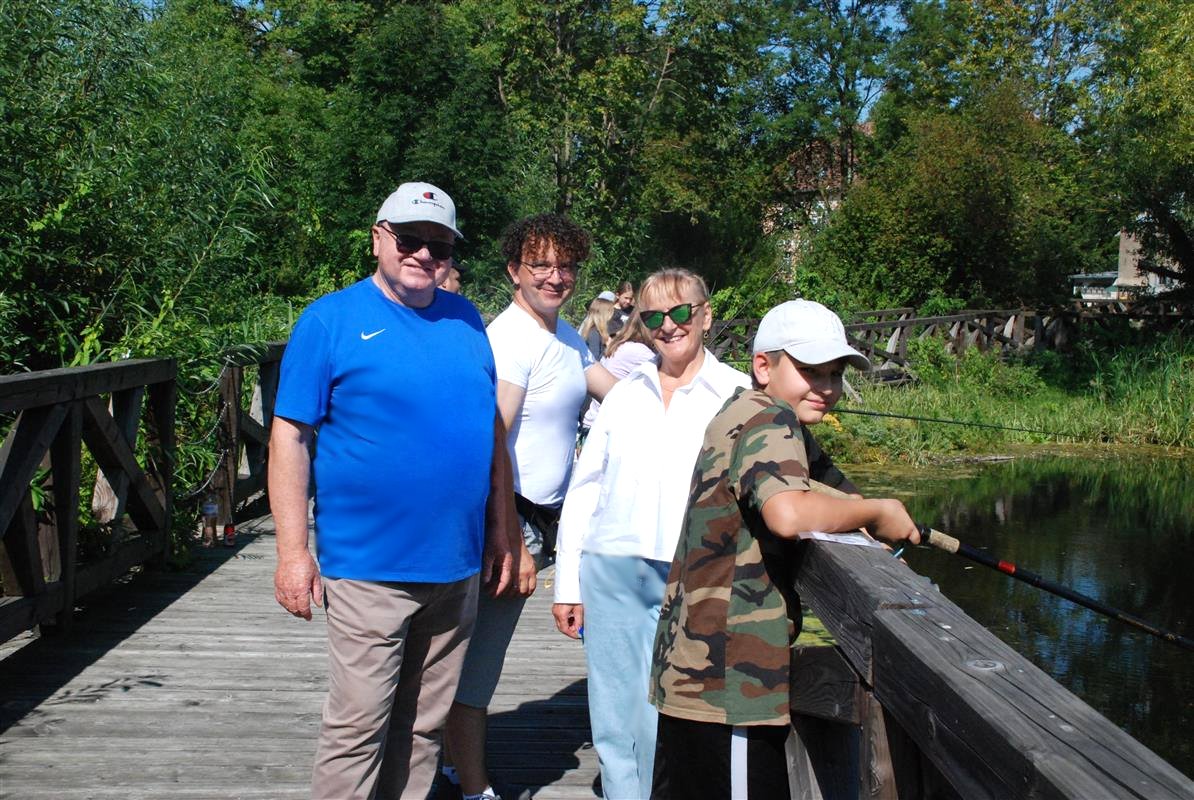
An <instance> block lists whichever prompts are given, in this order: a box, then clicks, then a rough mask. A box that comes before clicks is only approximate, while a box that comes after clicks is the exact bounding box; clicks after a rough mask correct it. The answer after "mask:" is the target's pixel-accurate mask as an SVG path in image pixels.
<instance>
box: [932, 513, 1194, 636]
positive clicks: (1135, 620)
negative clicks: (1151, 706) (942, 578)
mask: <svg viewBox="0 0 1194 800" xmlns="http://www.w3.org/2000/svg"><path fill="white" fill-rule="evenodd" d="M916 528H917V530H919V531H920V543H921V544H922V545H928V546H929V547H935V548H937V549H938V550H944V551H945V552H947V553H953V554H954V555H959V556H962V557H963V558H968V559H970V560H971V561H974V562H975V563H978V564H982V565H983V566H984V567H990V568H991V569H994V570H998V571H999V572H1002V573H1003V574H1004V575H1010V576H1011V577H1013V578H1015V579H1016V580H1018V581H1024V582H1025V583H1027V584H1029V585H1031V586H1035V587H1037V588H1038V589H1044V590H1045V591H1046V592H1049V593H1050V594H1055V595H1057V596H1058V597H1064V598H1065V599H1066V600H1069V601H1071V602H1074V603H1077V604H1078V605H1080V606H1086V607H1087V608H1089V609H1090V610H1091V611H1097V612H1098V613H1100V614H1103V615H1104V616H1108V617H1111V618H1112V619H1117V620H1119V621H1120V622H1126V623H1127V624H1129V625H1131V626H1133V627H1135V628H1139V629H1140V630H1142V631H1145V632H1146V633H1151V634H1152V635H1153V636H1156V637H1157V638H1159V639H1164V640H1165V641H1167V642H1169V643H1171V644H1176V645H1177V646H1178V647H1182V648H1185V649H1186V650H1194V639H1190V638H1188V637H1186V636H1182V635H1181V634H1178V633H1173V632H1172V631H1166V630H1162V629H1161V628H1158V627H1157V626H1155V625H1153V624H1152V623H1150V622H1147V621H1145V620H1143V619H1141V618H1140V617H1137V616H1134V615H1132V614H1129V613H1127V612H1126V611H1120V610H1119V609H1118V608H1112V607H1111V606H1109V605H1107V604H1106V603H1102V602H1100V601H1098V600H1096V599H1094V598H1093V597H1090V596H1088V595H1084V594H1082V593H1081V592H1075V591H1074V590H1073V589H1071V588H1069V587H1068V586H1062V585H1061V584H1060V583H1054V582H1053V581H1051V580H1047V579H1046V578H1042V577H1041V576H1040V575H1037V574H1036V573H1035V572H1030V571H1029V570H1026V569H1024V568H1023V567H1020V566H1018V565H1016V564H1014V563H1012V562H1010V561H1004V560H1003V559H1001V558H996V557H995V556H992V555H989V554H987V553H984V552H983V551H982V550H979V549H978V548H976V547H974V546H972V545H968V544H966V543H965V542H963V541H960V540H958V539H957V538H955V537H953V536H950V535H949V534H946V533H942V532H941V531H939V530H935V529H933V528H930V527H929V526H928V525H922V524H920V523H917V525H916Z"/></svg>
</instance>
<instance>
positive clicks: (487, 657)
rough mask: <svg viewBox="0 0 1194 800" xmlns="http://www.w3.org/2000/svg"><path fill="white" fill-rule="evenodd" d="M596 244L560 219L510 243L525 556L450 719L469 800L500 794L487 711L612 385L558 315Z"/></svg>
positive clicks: (489, 620)
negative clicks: (587, 409)
mask: <svg viewBox="0 0 1194 800" xmlns="http://www.w3.org/2000/svg"><path fill="white" fill-rule="evenodd" d="M589 243H590V239H589V234H588V232H586V231H585V230H584V229H583V228H581V227H580V226H579V225H577V224H576V223H574V222H572V221H571V220H569V219H567V218H566V217H563V216H561V215H559V214H538V215H536V216H533V217H527V218H526V219H522V220H519V221H518V222H515V223H514V224H513V225H511V226H510V227H509V228H507V229H506V232H505V233H504V234H503V238H502V255H503V256H505V258H506V269H507V272H508V273H509V275H510V280H511V281H512V282H513V284H514V298H513V302H511V303H510V306H509V307H508V308H507V309H506V310H505V311H503V312H502V313H501V314H499V315H498V316H497V318H496V319H494V320H493V322H491V323H490V324H489V327H488V328H487V329H486V331H487V333H488V335H489V343H490V346H491V347H492V348H493V356H494V362H495V365H496V370H497V405H498V412H499V413H500V415H501V417H502V419H503V420H504V422H505V424H506V429H507V430H508V431H509V434H508V436H507V440H506V442H507V449H508V450H509V452H510V458H511V461H512V463H513V466H514V491H515V493H516V494H515V500H516V501H517V503H518V512H519V517H520V520H521V522H522V541H517V542H515V541H512V542H511V543H510V545H511V547H512V548H517V549H519V550H520V551H521V558H520V559H516V563H518V564H519V575H518V576H517V578H516V580H515V581H513V582H512V586H511V591H510V592H508V593H507V596H505V597H499V598H494V599H490V598H483V599H480V600H479V602H478V609H477V623H476V628H475V632H474V634H473V639H472V641H471V642H470V644H469V649H468V653H467V655H466V656H465V661H464V669H463V671H462V673H461V678H460V686H459V688H458V689H457V692H456V702H455V703H453V704H452V710H451V711H450V713H449V715H448V726H447V731H446V740H447V751H448V754H449V755H450V756H451V758H452V760H453V762H454V766H455V775H453V774H452V773H451V772H449V777H450V778H452V777H458V779H459V783H460V788H461V792H462V794H463V796H464V797H465V798H466V800H494V798H496V797H497V794H496V793H495V792H494V790H493V788H492V786H491V785H490V782H489V776H488V773H487V771H486V768H485V732H486V709H487V708H488V706H489V702H490V700H491V699H492V698H493V692H494V689H495V688H496V686H497V682H498V678H499V677H500V676H501V670H502V662H503V661H504V660H505V657H506V649H507V648H508V647H509V645H510V638H511V636H512V635H513V633H514V627H515V625H516V624H517V622H518V617H519V615H520V614H521V613H522V608H523V605H524V604H525V603H526V598H527V597H528V596H529V595H530V594H531V593H532V592H533V591H534V589H535V573H536V569H537V568H542V567H543V566H544V565H545V564H546V563H548V562H549V561H550V560H551V557H552V554H553V552H554V550H555V527H556V522H557V521H558V519H559V509H560V506H561V505H562V504H563V502H564V490H565V489H566V488H567V486H568V478H569V477H570V475H571V470H572V458H573V454H574V453H575V447H576V432H577V420H578V419H579V417H580V409H581V406H582V405H583V404H584V401H585V397H586V395H587V394H592V395H593V396H595V397H597V398H598V399H601V398H602V397H604V396H605V393H606V391H608V389H609V387H611V386H612V385H613V384H614V377H613V376H612V375H610V374H609V372H608V371H607V370H606V369H605V368H604V367H602V366H601V365H599V364H597V363H596V362H594V360H593V357H592V355H591V354H590V352H589V348H588V347H587V346H586V345H585V342H584V339H582V338H581V336H580V334H579V333H577V332H576V329H575V328H573V327H572V326H571V325H569V324H568V322H566V321H565V320H562V319H560V307H561V306H563V305H564V303H565V302H566V301H567V300H568V298H569V297H571V296H572V292H573V290H574V289H575V288H576V276H577V272H578V271H579V269H580V266H581V264H582V262H584V260H585V259H586V258H587V257H588V255H589ZM515 584H516V585H515Z"/></svg>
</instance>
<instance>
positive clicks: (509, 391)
mask: <svg viewBox="0 0 1194 800" xmlns="http://www.w3.org/2000/svg"><path fill="white" fill-rule="evenodd" d="M526 396H527V390H526V389H525V388H523V387H521V386H518V385H517V384H513V383H509V382H507V381H502V380H499V381H498V382H497V407H498V416H499V417H500V418H501V421H502V425H503V426H504V427H503V434H502V438H501V445H500V447H501V451H502V453H503V454H504V456H505V458H506V462H505V464H506V467H507V468H508V469H509V482H508V486H507V488H506V491H507V492H509V497H510V503H511V508H510V513H511V514H512V515H513V517H512V519H513V524H512V525H510V524H508V525H507V526H506V528H507V531H508V533H509V540H510V553H511V554H512V555H513V557H514V566H513V569H514V577H513V579H512V580H513V585H512V586H511V590H512V591H516V592H517V593H518V594H520V595H522V596H523V597H529V596H530V595H531V594H532V593H533V592H534V591H535V583H536V577H535V559H534V558H533V557H532V556H531V551H530V550H528V549H527V545H526V542H525V541H524V540H523V537H522V525H521V524H519V521H518V511H517V509H515V508H514V507H513V503H514V465H513V463H511V461H510V451H509V449H508V448H507V446H506V435H505V432H506V431H509V430H510V429H511V428H513V427H514V423H515V422H516V421H517V420H518V416H519V414H521V413H522V403H523V401H524V400H526ZM498 446H499V445H498V443H497V441H495V442H494V448H495V453H496V451H497V448H498Z"/></svg>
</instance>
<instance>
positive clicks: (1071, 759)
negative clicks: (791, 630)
mask: <svg viewBox="0 0 1194 800" xmlns="http://www.w3.org/2000/svg"><path fill="white" fill-rule="evenodd" d="M801 547H802V548H804V551H803V554H802V556H801V561H800V565H799V568H798V571H797V575H796V579H795V581H796V588H797V590H798V591H799V593H800V596H801V599H802V600H804V602H805V603H807V604H808V605H809V606H810V607H811V608H812V609H813V611H814V612H815V613H816V614H817V616H818V617H819V618H820V620H821V621H822V622H823V623H824V624H825V626H826V628H827V629H828V630H829V631H830V633H832V634H833V636H834V638H835V639H836V641H837V645H836V647H833V648H798V649H797V651H796V652H795V654H794V657H793V685H794V689H793V694H794V699H793V725H794V727H795V729H796V731H797V734H798V738H799V739H800V741H801V742H802V746H803V747H804V750H805V751H806V752H807V753H808V756H807V757H804V758H798V759H796V765H797V768H798V771H800V772H801V779H802V780H805V781H811V782H812V783H811V785H816V786H818V787H820V790H821V795H820V796H823V797H825V798H830V797H847V796H848V797H853V798H857V797H888V798H896V797H901V798H902V797H927V796H933V797H963V798H968V799H969V798H990V799H991V800H1014V799H1015V798H1037V797H1053V798H1072V800H1087V799H1088V798H1092V797H1098V798H1106V799H1107V800H1114V799H1117V798H1135V799H1136V800H1171V799H1172V800H1177V798H1188V797H1194V782H1192V781H1190V779H1189V778H1187V777H1185V776H1184V775H1182V774H1181V773H1180V772H1178V771H1177V770H1176V769H1175V768H1174V767H1172V766H1171V765H1169V764H1168V763H1167V762H1165V761H1164V760H1163V759H1162V758H1161V757H1160V756H1158V755H1156V754H1155V753H1153V752H1152V751H1151V750H1149V749H1148V748H1147V747H1145V746H1144V745H1142V744H1141V743H1140V742H1138V741H1136V740H1135V739H1133V738H1132V737H1131V736H1129V735H1128V734H1127V733H1125V732H1124V731H1122V730H1121V729H1120V728H1119V727H1117V726H1116V725H1114V724H1113V723H1111V722H1110V721H1109V720H1107V719H1106V718H1105V717H1103V716H1102V715H1101V714H1099V713H1098V712H1097V711H1095V710H1094V709H1092V708H1091V707H1090V706H1089V705H1087V704H1086V703H1084V702H1083V701H1082V700H1080V699H1078V698H1077V697H1075V696H1074V695H1073V694H1071V693H1070V692H1069V691H1067V690H1066V689H1065V688H1063V687H1062V686H1061V685H1060V684H1058V683H1057V682H1056V681H1054V680H1053V679H1052V678H1050V677H1049V676H1048V675H1046V674H1045V673H1044V672H1042V671H1041V670H1040V669H1038V668H1037V667H1036V666H1034V665H1033V664H1032V663H1031V662H1029V661H1028V660H1027V659H1026V658H1024V657H1023V656H1021V655H1020V654H1019V653H1017V652H1016V651H1014V650H1012V649H1011V648H1010V647H1008V646H1007V645H1006V644H1004V643H1003V642H1001V641H1000V640H999V639H998V638H996V637H995V635H994V634H992V633H990V632H989V631H988V630H986V629H985V628H983V627H982V626H981V625H979V624H978V623H977V622H976V621H974V620H973V619H971V618H970V617H968V616H967V615H966V614H965V613H964V612H963V611H962V610H961V609H960V608H958V607H957V606H956V605H955V604H954V603H953V602H951V601H950V600H949V599H948V598H946V597H945V596H943V595H942V594H941V593H940V592H938V591H937V590H936V589H935V588H933V587H932V586H930V585H929V584H928V583H927V582H926V581H925V579H924V578H922V577H920V576H918V575H916V574H915V573H914V572H912V570H910V569H909V568H908V567H907V566H906V565H904V564H903V563H901V562H900V561H898V560H897V559H894V558H892V557H891V555H890V553H888V552H886V551H885V550H880V549H878V548H869V547H857V546H850V545H843V544H831V543H824V542H817V541H813V542H808V543H806V544H803V545H801ZM835 748H839V750H840V751H839V752H838V753H837V755H836V756H835V757H830V758H828V760H826V757H825V753H826V751H833V750H834V749H835ZM860 764H861V765H865V766H864V768H861V769H860V768H859V765H860ZM802 765H803V769H801V767H802ZM813 765H816V766H815V767H814V766H813ZM843 787H845V788H844V789H843ZM808 796H810V797H813V796H817V795H813V794H809V795H808Z"/></svg>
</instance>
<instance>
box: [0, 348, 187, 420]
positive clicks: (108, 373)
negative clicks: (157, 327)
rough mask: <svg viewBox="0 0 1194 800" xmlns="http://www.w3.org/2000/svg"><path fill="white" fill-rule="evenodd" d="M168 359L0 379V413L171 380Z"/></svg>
mask: <svg viewBox="0 0 1194 800" xmlns="http://www.w3.org/2000/svg"><path fill="white" fill-rule="evenodd" d="M174 374H175V362H174V361H173V360H172V359H168V358H163V359H131V360H129V361H121V362H118V363H115V364H92V365H90V366H86V367H63V368H62V369H47V370H42V371H40V372H26V373H22V374H19V375H3V376H0V413H5V412H8V411H20V410H22V409H26V408H34V407H36V406H48V405H53V404H55V403H65V402H68V401H71V400H82V399H83V398H85V397H93V396H96V395H101V394H108V393H110V392H119V391H123V390H125V389H131V388H133V387H135V386H145V385H148V384H154V383H162V382H164V381H169V380H173V379H174Z"/></svg>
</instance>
